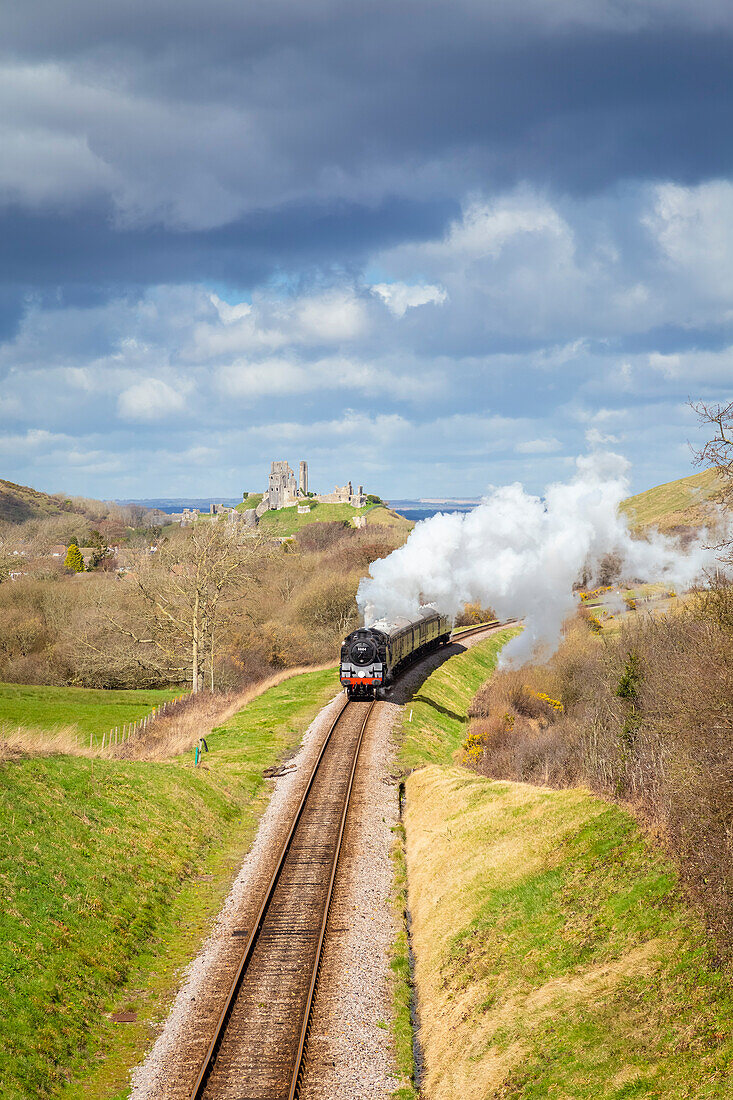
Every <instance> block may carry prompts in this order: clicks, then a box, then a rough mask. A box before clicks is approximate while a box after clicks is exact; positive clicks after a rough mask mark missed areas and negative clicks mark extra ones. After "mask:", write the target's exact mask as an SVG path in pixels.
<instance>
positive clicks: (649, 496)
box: [620, 470, 720, 531]
mask: <svg viewBox="0 0 733 1100" xmlns="http://www.w3.org/2000/svg"><path fill="white" fill-rule="evenodd" d="M719 490H720V481H719V479H718V475H717V473H716V472H715V470H702V471H701V472H700V473H699V474H693V475H692V476H691V477H682V478H679V479H678V480H677V481H668V482H666V483H665V484H664V485H656V486H655V487H654V488H653V489H647V490H646V492H644V493H637V495H636V496H633V497H627V499H626V500H623V501H622V502H621V505H620V507H621V511H622V512H623V513H624V514H625V515H626V516H628V519H629V523H630V525H631V527H633V528H637V529H641V528H644V527H658V528H659V529H660V531H674V530H679V529H680V528H684V527H688V528H694V527H702V526H704V525H705V524H706V523H709V522H710V520H711V519H712V518H713V515H714V509H713V507H712V505H713V502H714V500H715V498H716V496H717V494H718V492H719Z"/></svg>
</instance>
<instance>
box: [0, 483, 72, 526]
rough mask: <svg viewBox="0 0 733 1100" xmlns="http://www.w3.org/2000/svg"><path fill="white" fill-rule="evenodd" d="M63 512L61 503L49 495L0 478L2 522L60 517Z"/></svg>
mask: <svg viewBox="0 0 733 1100" xmlns="http://www.w3.org/2000/svg"><path fill="white" fill-rule="evenodd" d="M63 511H65V509H64V508H62V506H61V502H60V501H58V500H57V499H56V498H55V497H52V496H49V494H48V493H41V492H39V490H38V489H31V488H29V486H28V485H16V484H15V482H14V481H4V480H3V479H2V478H0V520H5V521H6V522H7V523H23V522H24V521H25V520H27V519H37V518H39V517H42V516H60V515H61V513H62V512H63Z"/></svg>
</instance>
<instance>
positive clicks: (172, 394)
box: [117, 378, 186, 421]
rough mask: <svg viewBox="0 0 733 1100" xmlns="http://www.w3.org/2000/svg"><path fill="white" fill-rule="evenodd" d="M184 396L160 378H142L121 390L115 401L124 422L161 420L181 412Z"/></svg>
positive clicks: (180, 391)
mask: <svg viewBox="0 0 733 1100" xmlns="http://www.w3.org/2000/svg"><path fill="white" fill-rule="evenodd" d="M185 406H186V399H185V394H184V393H183V392H182V390H181V388H178V387H176V388H174V387H173V386H169V385H168V383H167V382H163V381H162V380H161V379H160V378H143V379H141V381H139V382H134V383H133V385H131V386H129V387H128V388H127V389H126V390H123V391H122V393H121V394H120V396H119V398H118V401H117V408H118V411H119V414H120V416H122V417H124V418H125V419H126V420H139V421H146V420H162V419H164V418H166V417H169V416H174V415H176V414H177V413H180V412H182V411H183V409H184V408H185Z"/></svg>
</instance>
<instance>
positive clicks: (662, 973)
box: [406, 765, 733, 1100]
mask: <svg viewBox="0 0 733 1100" xmlns="http://www.w3.org/2000/svg"><path fill="white" fill-rule="evenodd" d="M406 829H407V862H408V873H409V888H410V907H411V912H412V934H413V945H414V949H415V954H416V959H417V965H416V980H417V986H418V991H419V1002H418V1007H419V1012H420V1023H421V1028H420V1039H421V1042H422V1046H423V1051H424V1053H425V1062H426V1071H425V1077H424V1080H423V1093H424V1095H425V1096H426V1097H429V1100H458V1098H459V1097H460V1098H461V1100H489V1098H497V1100H498V1098H502V1100H509V1098H510V1097H511V1098H520V1097H522V1098H532V1100H535V1098H539V1097H560V1096H563V1097H571V1096H572V1097H575V1098H587V1100H591V1098H595V1097H598V1096H604V1097H613V1098H618V1100H620V1098H621V1097H630V1096H635V1097H636V1096H646V1097H655V1098H661V1097H664V1098H665V1100H673V1098H680V1100H681V1098H682V1097H692V1096H694V1097H698V1098H703V1097H704V1098H712V1097H730V1096H731V1095H733V1086H732V1085H731V1084H730V1082H731V1076H730V1075H731V1070H732V1069H733V1041H732V1040H731V1037H730V1018H731V1011H732V1009H733V995H732V992H731V987H730V984H729V982H728V980H727V978H726V977H725V976H724V975H723V974H722V973H721V972H720V971H719V970H718V969H717V968H716V966H715V964H714V961H713V960H712V958H711V956H710V952H709V949H708V947H707V941H706V939H705V936H704V933H703V929H702V928H701V926H700V924H699V921H698V919H697V917H696V916H695V915H694V914H693V913H692V912H691V911H690V909H689V908H688V907H687V906H686V905H685V904H684V903H683V902H682V901H681V899H680V897H679V895H678V892H677V888H676V881H675V875H674V872H673V870H672V868H671V867H670V866H669V864H668V863H667V861H666V860H665V859H664V858H663V857H662V856H661V855H660V854H658V853H655V852H654V851H652V850H650V848H649V847H648V845H647V844H646V842H645V841H644V840H643V839H642V837H641V835H640V833H639V831H638V829H637V827H636V825H635V824H634V822H633V819H632V818H631V817H630V815H629V814H627V813H626V812H625V811H624V810H621V809H619V808H617V807H613V806H609V805H608V804H606V803H604V802H602V801H601V800H600V799H596V798H594V797H593V796H591V795H589V794H588V793H587V792H585V791H582V790H570V791H550V790H547V789H545V788H537V787H530V786H526V785H524V784H516V783H501V782H491V781H489V780H486V779H484V778H482V777H476V776H471V775H470V774H468V773H466V772H465V771H463V770H462V769H459V768H440V767H437V766H434V765H433V766H429V767H427V768H424V769H421V770H420V771H418V772H414V773H413V774H412V775H411V776H410V778H409V779H408V781H407V813H406ZM726 1082H727V1084H726Z"/></svg>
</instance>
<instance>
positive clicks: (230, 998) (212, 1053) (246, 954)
mask: <svg viewBox="0 0 733 1100" xmlns="http://www.w3.org/2000/svg"><path fill="white" fill-rule="evenodd" d="M351 705H352V704H351V702H350V701H349V700H346V701H345V702H344V705H343V706H342V707H341V709H340V710H339V712H338V714H337V715H336V717H335V718H334V720H333V722H332V723H331V726H330V728H329V731H328V733H327V735H326V737H325V738H324V740H323V744H322V745H321V748H320V750H319V753H318V756H317V758H316V760H315V762H314V764H313V767H312V769H311V773H310V776H309V777H308V782H307V785H306V787H305V790H304V792H303V795H302V797H301V799H300V803H299V805H298V809H297V811H296V813H295V815H294V817H293V820H292V823H291V826H290V829H289V831H288V834H287V837H286V838H285V841H284V842H283V844H282V846H281V849H280V855H279V857H278V860H277V864H276V866H275V869H274V871H273V873H272V876H271V878H270V881H269V883H268V885H267V887H266V889H265V893H264V896H263V900H262V903H261V905H260V908H259V910H258V912H257V916H256V917H255V920H254V923H253V926H252V930H251V932H250V934H249V937H248V939H247V943H246V945H245V947H244V950H243V952H242V955H241V958H240V961H239V965H238V967H237V970H236V972H235V975H234V978H233V980H232V983H231V986H230V988H229V992H228V994H227V997H226V1000H225V1002H224V1006H223V1008H222V1010H221V1012H220V1014H219V1018H218V1020H217V1023H216V1026H215V1028H214V1033H213V1035H212V1038H211V1041H210V1043H209V1046H208V1049H207V1051H206V1054H205V1056H204V1060H203V1062H202V1065H201V1069H200V1071H199V1074H198V1077H197V1078H196V1082H195V1084H194V1086H193V1089H192V1091H191V1092H190V1094H189V1095H190V1100H202V1097H203V1094H204V1090H205V1088H206V1085H207V1081H208V1079H209V1076H210V1074H211V1072H212V1070H213V1068H214V1064H215V1061H216V1057H217V1054H218V1052H219V1049H220V1047H221V1044H222V1041H223V1038H224V1034H225V1031H226V1027H227V1023H228V1021H229V1018H230V1016H231V1013H232V1009H233V1007H234V1004H235V1002H236V999H237V995H238V993H239V990H240V987H241V985H242V981H243V978H244V975H245V972H246V968H247V964H248V962H249V960H250V958H251V956H252V953H253V949H254V946H255V944H256V942H257V939H258V936H259V935H260V932H261V929H262V926H263V923H264V920H265V916H266V913H267V910H268V907H269V905H270V902H271V901H272V896H273V894H274V892H275V887H276V886H277V883H278V880H279V878H280V874H281V871H282V869H283V865H284V863H285V860H286V858H287V856H288V853H289V851H290V847H291V844H292V841H293V837H294V836H295V833H296V830H297V828H298V825H299V824H300V821H301V819H302V817H303V812H304V810H305V807H306V804H307V802H308V798H309V795H310V794H311V791H312V789H313V786H314V783H315V780H316V777H317V774H318V771H319V768H320V766H321V763H322V761H323V757H324V755H325V753H326V749H327V748H328V746H329V744H330V743H331V738H332V735H333V733H334V731H335V729H336V727H337V726H338V724H339V722H340V721H341V719H342V717H343V715H344V713H345V711H346V710H347V709H348V708H349V707H350V706H351ZM373 707H374V703H372V704H371V705H370V706H369V708H368V710H367V712H366V714H365V715H364V721H363V722H362V726H361V730H360V733H359V736H358V739H357V743H356V748H355V750H354V754H353V759H352V765H351V772H350V776H349V782H348V787H347V791H346V795H345V798H344V805H343V810H342V815H341V822H340V827H339V833H338V839H337V844H336V848H335V852H334V859H333V865H332V870H331V876H330V880H329V886H328V892H327V896H326V899H325V903H324V913H323V918H322V922H321V930H320V935H319V940H318V945H317V950H316V956H315V964H314V968H313V973H312V976H311V982H310V988H309V992H308V997H307V1003H306V1012H305V1014H304V1019H303V1022H302V1026H301V1032H300V1038H299V1045H298V1051H297V1056H296V1060H295V1067H294V1072H293V1078H292V1083H291V1087H290V1091H289V1093H288V1097H289V1100H292V1098H293V1097H295V1096H297V1090H298V1087H299V1081H300V1075H301V1067H302V1062H303V1055H304V1052H305V1046H306V1042H307V1036H308V1028H309V1024H310V1014H311V1008H312V1003H313V996H314V993H315V988H316V983H317V978H318V971H319V969H320V962H321V955H322V948H323V940H324V938H325V932H326V925H327V922H328V911H329V908H330V903H331V897H332V894H333V885H334V882H335V879H336V870H337V866H338V859H339V855H340V852H341V843H342V840H343V834H344V829H345V826H346V817H347V813H348V808H349V801H350V798H351V791H352V788H353V783H354V775H355V773H356V766H357V763H358V758H359V751H360V749H361V743H362V740H363V737H364V731H365V729H366V725H367V721H368V719H369V716H370V714H371V712H372V709H373Z"/></svg>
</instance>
